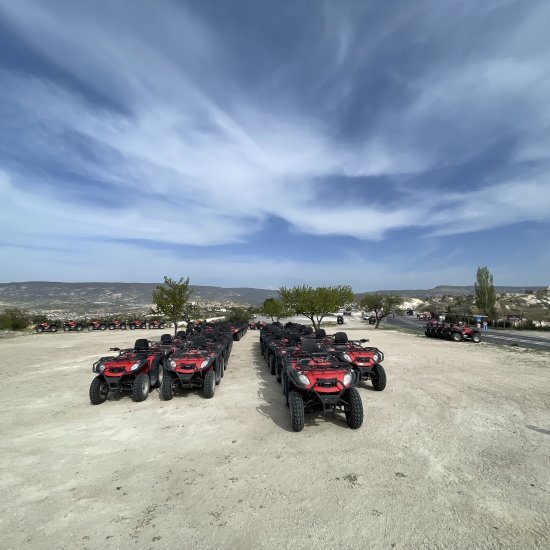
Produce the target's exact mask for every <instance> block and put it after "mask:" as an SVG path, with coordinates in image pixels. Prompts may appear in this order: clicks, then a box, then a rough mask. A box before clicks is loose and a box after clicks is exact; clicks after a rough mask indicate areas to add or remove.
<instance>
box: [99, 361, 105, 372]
mask: <svg viewBox="0 0 550 550" xmlns="http://www.w3.org/2000/svg"><path fill="white" fill-rule="evenodd" d="M104 370H105V365H104V364H103V363H101V364H99V365H98V366H97V372H99V373H102V372H103V371H104Z"/></svg>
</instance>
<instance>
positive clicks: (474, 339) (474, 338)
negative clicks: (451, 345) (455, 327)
mask: <svg viewBox="0 0 550 550" xmlns="http://www.w3.org/2000/svg"><path fill="white" fill-rule="evenodd" d="M472 342H473V343H474V344H479V342H481V336H480V335H479V334H472Z"/></svg>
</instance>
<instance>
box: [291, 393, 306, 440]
mask: <svg viewBox="0 0 550 550" xmlns="http://www.w3.org/2000/svg"><path fill="white" fill-rule="evenodd" d="M288 399H289V401H290V424H291V426H292V429H293V430H294V431H295V432H301V431H302V430H303V429H304V424H305V415H304V399H303V398H302V396H301V395H300V394H299V393H298V392H296V391H294V390H292V391H291V392H290V394H289V396H288Z"/></svg>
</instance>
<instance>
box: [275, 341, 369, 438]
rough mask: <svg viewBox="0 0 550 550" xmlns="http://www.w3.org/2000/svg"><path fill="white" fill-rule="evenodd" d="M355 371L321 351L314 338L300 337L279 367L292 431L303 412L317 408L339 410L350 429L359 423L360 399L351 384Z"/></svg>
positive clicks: (300, 426) (354, 381) (301, 425)
mask: <svg viewBox="0 0 550 550" xmlns="http://www.w3.org/2000/svg"><path fill="white" fill-rule="evenodd" d="M357 383H358V375H357V373H356V371H355V370H354V369H353V368H352V367H351V366H350V365H349V364H348V363H343V362H341V361H338V359H337V358H335V357H334V356H332V355H331V354H330V353H326V352H322V351H321V350H320V348H319V343H318V342H317V341H315V340H314V339H305V340H303V341H302V349H301V351H300V352H299V353H296V354H288V355H287V357H286V359H285V364H284V370H283V392H284V394H285V397H286V402H287V406H288V407H289V408H290V423H291V426H292V429H293V430H294V431H295V432H300V431H302V430H303V428H304V424H305V413H306V412H310V411H316V410H317V411H318V410H321V411H322V412H323V414H325V413H326V412H327V411H328V412H333V413H334V412H336V411H343V412H344V413H345V416H346V421H347V423H348V426H349V427H350V428H352V429H354V430H356V429H358V428H360V427H361V425H362V424H363V403H362V401H361V396H360V395H359V392H358V391H357V388H356V387H355V386H356V385H357Z"/></svg>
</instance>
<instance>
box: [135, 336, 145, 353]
mask: <svg viewBox="0 0 550 550" xmlns="http://www.w3.org/2000/svg"><path fill="white" fill-rule="evenodd" d="M134 351H149V340H147V339H146V338H138V339H137V340H136V342H135V344H134Z"/></svg>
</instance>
